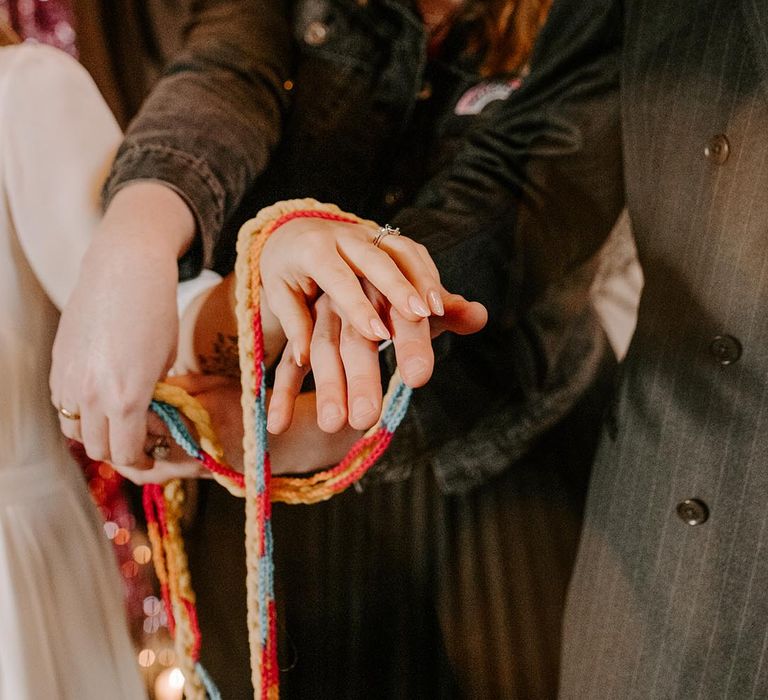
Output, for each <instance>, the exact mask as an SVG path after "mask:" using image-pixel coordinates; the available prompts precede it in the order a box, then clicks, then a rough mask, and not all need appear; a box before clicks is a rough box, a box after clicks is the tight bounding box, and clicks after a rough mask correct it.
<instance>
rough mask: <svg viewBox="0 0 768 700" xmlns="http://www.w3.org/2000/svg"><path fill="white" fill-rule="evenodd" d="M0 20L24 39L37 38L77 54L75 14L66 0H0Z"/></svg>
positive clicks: (31, 39) (74, 54) (71, 54)
mask: <svg viewBox="0 0 768 700" xmlns="http://www.w3.org/2000/svg"><path fill="white" fill-rule="evenodd" d="M0 21H4V22H6V23H7V24H9V25H10V26H11V27H13V29H14V31H15V32H16V33H17V34H18V35H19V36H20V37H21V38H22V39H25V40H27V41H39V42H40V43H43V44H49V45H50V46H55V47H56V48H58V49H62V50H64V51H66V52H67V53H68V54H69V55H70V56H75V57H77V47H76V45H75V28H74V14H73V11H72V6H71V4H70V2H68V0H0Z"/></svg>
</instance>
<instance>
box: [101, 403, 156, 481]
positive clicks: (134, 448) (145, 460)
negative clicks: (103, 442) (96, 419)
mask: <svg viewBox="0 0 768 700" xmlns="http://www.w3.org/2000/svg"><path fill="white" fill-rule="evenodd" d="M148 405H149V401H147V402H146V403H145V404H144V406H143V407H142V410H138V409H137V408H135V407H130V406H126V407H125V409H126V410H125V412H123V413H121V414H119V415H112V416H110V417H109V421H108V424H109V453H110V456H109V461H110V462H113V463H117V464H120V465H123V466H126V467H135V468H137V469H148V468H149V467H151V466H152V460H151V459H150V458H149V457H147V454H146V453H145V452H144V447H145V441H146V436H147V422H148V420H149V417H148V415H147V410H146V406H148ZM150 415H151V414H150Z"/></svg>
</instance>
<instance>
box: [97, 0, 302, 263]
mask: <svg viewBox="0 0 768 700" xmlns="http://www.w3.org/2000/svg"><path fill="white" fill-rule="evenodd" d="M283 5H284V3H283V2H280V1H279V0H204V1H201V2H199V3H196V6H197V10H196V13H195V15H194V16H193V19H192V23H191V25H190V29H189V32H188V35H187V40H186V42H185V47H184V49H183V51H182V52H181V53H180V54H179V56H178V57H176V59H174V61H172V62H171V64H170V65H169V67H168V68H167V70H166V73H165V77H164V78H163V79H162V80H161V81H160V82H159V83H158V85H157V87H156V88H155V90H153V92H152V94H151V95H150V96H149V98H148V99H147V101H146V103H145V105H144V107H143V108H142V110H141V112H140V114H139V116H138V117H137V118H136V120H135V121H134V122H133V124H132V125H131V126H130V128H129V130H128V133H127V134H126V138H125V141H124V142H123V144H122V146H121V148H120V150H119V152H118V155H117V158H116V160H115V163H114V166H113V170H112V173H111V176H110V178H109V180H108V181H107V184H106V186H105V199H106V201H107V202H109V201H110V200H111V199H112V198H113V197H114V196H115V194H116V193H117V192H118V191H119V190H121V189H122V188H123V187H125V186H126V184H127V183H130V182H133V181H136V180H148V179H149V180H159V181H162V182H165V183H166V184H167V185H168V186H169V187H170V188H172V189H174V190H175V191H176V192H177V193H178V194H179V196H181V197H182V198H183V199H184V200H185V201H186V203H187V206H188V207H189V209H190V210H191V211H192V213H193V216H194V220H195V222H196V225H197V229H198V233H199V238H198V239H197V245H195V246H194V247H193V248H192V250H191V254H192V256H193V258H194V259H189V262H190V263H191V264H190V265H189V267H188V269H189V272H190V274H192V275H194V274H195V272H196V271H197V269H199V267H200V266H201V265H205V266H209V264H210V262H211V259H212V254H213V247H214V245H215V243H216V240H217V238H218V235H219V232H220V231H221V229H222V227H223V224H224V222H225V221H226V220H227V218H228V217H229V216H230V215H231V214H232V213H233V211H234V210H235V208H236V207H237V205H238V203H239V202H240V200H241V199H242V197H243V195H244V193H245V192H246V190H247V189H248V188H249V187H250V185H251V184H252V182H253V181H254V179H255V178H256V177H257V176H258V175H259V174H260V173H261V172H262V171H263V170H264V168H265V166H266V164H267V161H268V158H269V154H270V152H271V150H272V149H273V148H274V147H275V145H276V144H277V142H278V139H279V136H280V132H281V122H282V114H283V112H284V111H285V109H286V103H287V92H286V90H285V89H284V88H283V84H284V82H285V81H286V80H287V79H288V78H289V77H290V75H289V73H290V70H291V61H292V56H291V51H292V49H291V42H290V32H289V28H288V23H287V20H286V11H285V8H284V6H283ZM185 262H187V259H185Z"/></svg>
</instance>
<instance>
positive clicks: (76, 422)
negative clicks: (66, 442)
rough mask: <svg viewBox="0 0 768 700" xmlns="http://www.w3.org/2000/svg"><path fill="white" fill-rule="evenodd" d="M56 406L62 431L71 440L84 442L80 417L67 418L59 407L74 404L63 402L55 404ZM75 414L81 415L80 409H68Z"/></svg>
mask: <svg viewBox="0 0 768 700" xmlns="http://www.w3.org/2000/svg"><path fill="white" fill-rule="evenodd" d="M54 405H55V406H56V410H57V413H58V416H59V427H60V428H61V432H62V433H63V434H64V435H65V436H66V437H68V438H69V439H70V440H74V441H75V442H82V441H83V434H82V431H81V430H80V418H77V419H75V418H65V417H64V416H63V415H62V414H61V412H60V411H59V410H58V409H59V407H61V406H64V407H65V408H66V407H67V406H74V404H72V403H62V404H58V403H57V404H54ZM68 410H69V411H71V412H72V413H74V414H75V415H79V411H73V410H72V409H71V408H70V409H68Z"/></svg>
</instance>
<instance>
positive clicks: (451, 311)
mask: <svg viewBox="0 0 768 700" xmlns="http://www.w3.org/2000/svg"><path fill="white" fill-rule="evenodd" d="M365 289H366V291H367V293H368V296H369V298H370V299H372V300H373V302H374V304H375V305H376V306H377V307H378V308H379V309H381V311H382V313H385V315H386V316H387V317H388V318H389V322H390V326H391V328H392V339H393V343H394V346H395V355H396V357H397V363H398V367H399V368H400V375H401V377H402V379H403V381H404V382H405V383H406V384H408V385H409V386H411V387H419V386H423V385H424V384H425V383H426V382H427V381H428V380H429V378H430V377H431V376H432V370H433V367H434V355H433V352H432V343H431V338H434V337H436V336H437V335H440V334H441V333H443V332H446V331H449V332H453V333H458V334H460V335H468V334H471V333H476V332H477V331H479V330H481V329H482V328H483V326H485V324H486V322H487V319H488V315H487V312H486V310H485V308H484V307H483V306H482V304H478V303H477V302H469V301H467V300H466V299H464V298H463V297H461V296H459V295H456V294H447V293H444V294H443V297H442V299H441V301H442V303H443V306H444V310H445V313H444V315H443V316H433V317H431V318H430V319H429V320H427V319H419V320H417V321H412V320H408V319H406V318H404V317H403V316H402V315H401V314H400V313H399V311H398V310H396V309H394V308H392V307H391V306H389V305H388V304H387V303H386V300H385V299H384V298H383V297H382V296H381V295H380V294H378V293H377V292H376V290H374V289H373V288H372V287H371V286H370V285H365ZM315 316H316V319H315V328H314V332H313V335H312V344H311V352H310V356H311V366H312V371H313V373H314V376H315V388H316V401H317V417H318V419H317V420H318V425H319V426H320V428H321V429H322V430H324V431H327V432H336V431H338V430H340V429H341V428H342V427H343V426H344V425H345V424H346V423H347V421H348V422H349V425H350V426H352V427H353V428H355V429H359V430H365V429H367V428H369V427H370V426H372V425H373V424H374V423H375V422H376V421H377V420H378V417H379V415H380V414H381V402H382V390H381V376H380V369H379V361H378V345H377V343H375V342H373V341H371V340H369V339H368V338H365V337H363V336H361V335H360V334H359V333H358V332H357V330H356V328H354V327H352V326H351V325H350V324H348V323H346V322H345V321H344V320H343V318H342V317H341V316H340V315H339V313H338V309H337V307H336V305H335V302H333V301H332V300H331V299H330V298H329V297H328V296H323V297H321V298H320V299H319V300H318V302H317V304H316V305H315ZM306 372H307V368H302V367H298V366H297V365H296V364H295V362H293V360H292V358H291V357H290V356H289V355H288V354H287V353H285V354H284V355H283V359H282V360H281V361H280V364H279V365H278V368H277V372H276V375H275V384H274V389H273V392H272V402H271V404H270V406H269V422H268V428H269V431H270V432H271V433H274V434H278V433H281V432H283V431H284V430H286V429H287V428H288V426H289V425H290V424H291V419H292V414H293V407H294V403H295V402H296V400H297V397H298V395H299V391H300V389H301V383H302V381H303V379H304V376H305V374H306Z"/></svg>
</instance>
